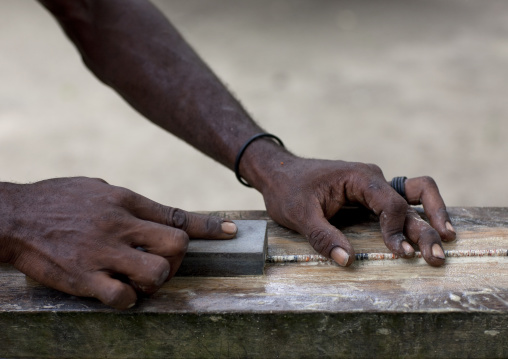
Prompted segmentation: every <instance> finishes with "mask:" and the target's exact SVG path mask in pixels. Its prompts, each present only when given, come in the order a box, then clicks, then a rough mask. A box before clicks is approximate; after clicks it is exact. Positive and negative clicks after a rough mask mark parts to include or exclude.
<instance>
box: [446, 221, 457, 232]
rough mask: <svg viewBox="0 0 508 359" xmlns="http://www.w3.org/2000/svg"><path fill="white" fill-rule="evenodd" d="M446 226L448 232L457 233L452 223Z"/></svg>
mask: <svg viewBox="0 0 508 359" xmlns="http://www.w3.org/2000/svg"><path fill="white" fill-rule="evenodd" d="M445 225H446V229H447V230H449V231H450V232H453V233H456V232H455V228H453V226H452V224H451V223H450V222H446V223H445Z"/></svg>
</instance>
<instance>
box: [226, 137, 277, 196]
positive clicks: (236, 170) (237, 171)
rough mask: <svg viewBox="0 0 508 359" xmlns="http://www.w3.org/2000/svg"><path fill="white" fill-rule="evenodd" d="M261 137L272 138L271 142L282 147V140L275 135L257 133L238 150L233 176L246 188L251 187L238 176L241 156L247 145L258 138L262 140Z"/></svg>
mask: <svg viewBox="0 0 508 359" xmlns="http://www.w3.org/2000/svg"><path fill="white" fill-rule="evenodd" d="M262 137H269V138H272V139H273V140H275V142H277V143H278V144H279V145H280V146H282V147H284V143H283V142H282V140H281V139H280V138H278V137H277V136H275V135H272V134H270V133H258V134H257V135H254V136H252V137H251V138H249V139H248V140H247V142H245V144H244V145H243V146H242V148H241V149H240V152H238V155H237V156H236V160H235V175H236V179H237V180H238V181H239V182H240V183H241V184H243V185H244V186H247V187H252V186H251V185H250V184H248V183H247V182H246V181H245V180H244V179H243V178H242V176H240V160H241V159H242V156H243V153H244V152H245V150H246V149H247V147H249V145H250V144H251V143H252V142H254V141H255V140H257V139H258V138H262Z"/></svg>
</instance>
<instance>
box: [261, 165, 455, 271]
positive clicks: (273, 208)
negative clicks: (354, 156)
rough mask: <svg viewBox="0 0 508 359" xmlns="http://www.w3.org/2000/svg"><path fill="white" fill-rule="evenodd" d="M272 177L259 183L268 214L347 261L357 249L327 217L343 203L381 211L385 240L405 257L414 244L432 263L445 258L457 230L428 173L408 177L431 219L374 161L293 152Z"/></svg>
mask: <svg viewBox="0 0 508 359" xmlns="http://www.w3.org/2000/svg"><path fill="white" fill-rule="evenodd" d="M271 178H272V180H271V181H270V182H269V183H265V184H264V185H262V186H260V187H259V189H260V190H261V192H262V193H263V196H264V199H265V203H266V208H267V211H268V213H269V215H270V216H271V217H272V218H273V219H274V220H275V221H276V222H278V223H280V224H281V225H283V226H286V227H288V228H291V229H294V230H296V231H298V232H299V233H301V234H303V235H305V236H306V237H307V239H308V240H309V242H310V244H311V245H312V246H313V247H314V249H315V250H316V251H317V252H319V253H320V254H322V255H324V256H326V257H331V258H332V259H334V260H335V261H336V262H337V263H338V264H340V265H343V266H349V265H350V264H351V263H352V262H353V260H354V250H353V247H352V246H351V244H350V243H349V241H348V240H347V238H346V237H345V236H344V234H343V233H342V232H341V231H339V230H338V229H337V228H335V227H334V226H332V225H331V224H330V223H329V222H328V219H330V218H331V217H333V216H334V215H335V214H336V213H337V212H338V211H339V210H340V209H341V208H342V207H343V206H344V205H347V204H360V205H362V206H365V207H367V208H368V209H370V210H372V211H373V212H374V213H375V214H376V215H378V216H379V219H380V225H381V231H382V235H383V239H384V242H385V244H386V246H387V247H388V248H389V249H390V250H391V251H392V252H393V253H394V254H396V255H398V256H400V257H403V258H410V257H412V256H414V249H413V246H412V245H411V244H413V245H416V246H418V247H419V248H420V250H421V252H422V255H423V258H424V259H425V260H426V261H427V263H429V264H430V265H433V266H440V265H442V264H443V263H444V261H445V257H444V251H443V248H442V244H441V239H443V240H445V241H450V240H453V239H455V236H456V234H455V231H454V229H453V227H452V225H451V222H450V218H449V216H448V213H447V212H446V207H445V204H444V202H443V200H442V198H441V196H440V195H439V191H438V188H437V186H436V184H435V182H434V181H433V180H432V179H431V178H430V177H420V178H413V179H408V180H407V181H406V184H405V191H406V197H407V198H408V202H409V204H420V203H421V204H423V207H424V210H425V213H426V215H427V216H428V218H429V220H430V225H429V224H428V223H427V222H425V221H423V220H422V219H421V218H420V216H419V215H418V213H417V212H416V211H415V210H414V209H413V208H412V207H411V206H409V204H408V202H407V201H406V200H404V199H403V198H402V197H401V196H400V195H399V194H398V193H397V192H395V190H394V189H393V188H391V186H390V185H389V184H388V183H387V181H386V180H385V178H384V177H383V173H382V171H381V170H380V168H379V167H377V166H376V165H367V164H362V163H351V162H343V161H326V160H310V159H302V158H295V157H293V158H292V159H289V160H285V161H284V162H281V164H280V167H279V168H278V169H277V170H273V171H272V172H271Z"/></svg>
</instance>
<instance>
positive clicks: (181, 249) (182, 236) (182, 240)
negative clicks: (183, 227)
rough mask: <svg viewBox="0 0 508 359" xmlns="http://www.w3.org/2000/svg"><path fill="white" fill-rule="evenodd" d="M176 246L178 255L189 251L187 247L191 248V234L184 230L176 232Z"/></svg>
mask: <svg viewBox="0 0 508 359" xmlns="http://www.w3.org/2000/svg"><path fill="white" fill-rule="evenodd" d="M173 241H174V242H175V243H174V248H175V252H176V253H175V254H176V255H184V254H185V253H187V249H188V248H189V236H188V235H187V233H185V232H184V231H178V233H176V234H175V237H174V240H173Z"/></svg>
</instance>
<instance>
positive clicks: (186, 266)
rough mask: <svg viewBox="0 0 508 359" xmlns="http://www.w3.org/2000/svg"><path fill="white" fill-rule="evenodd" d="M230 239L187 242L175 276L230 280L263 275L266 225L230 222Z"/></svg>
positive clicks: (256, 222)
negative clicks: (232, 232)
mask: <svg viewBox="0 0 508 359" xmlns="http://www.w3.org/2000/svg"><path fill="white" fill-rule="evenodd" d="M233 222H235V223H236V225H237V227H238V233H237V234H236V237H235V238H234V239H228V240H215V239H191V240H190V241H189V248H188V249H187V254H186V255H185V257H184V259H183V261H182V264H181V266H180V268H179V269H178V272H177V273H176V275H177V276H196V277H201V276H205V277H234V276H241V275H261V274H263V273H264V267H265V256H266V249H267V237H266V221H262V220H242V221H233Z"/></svg>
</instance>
